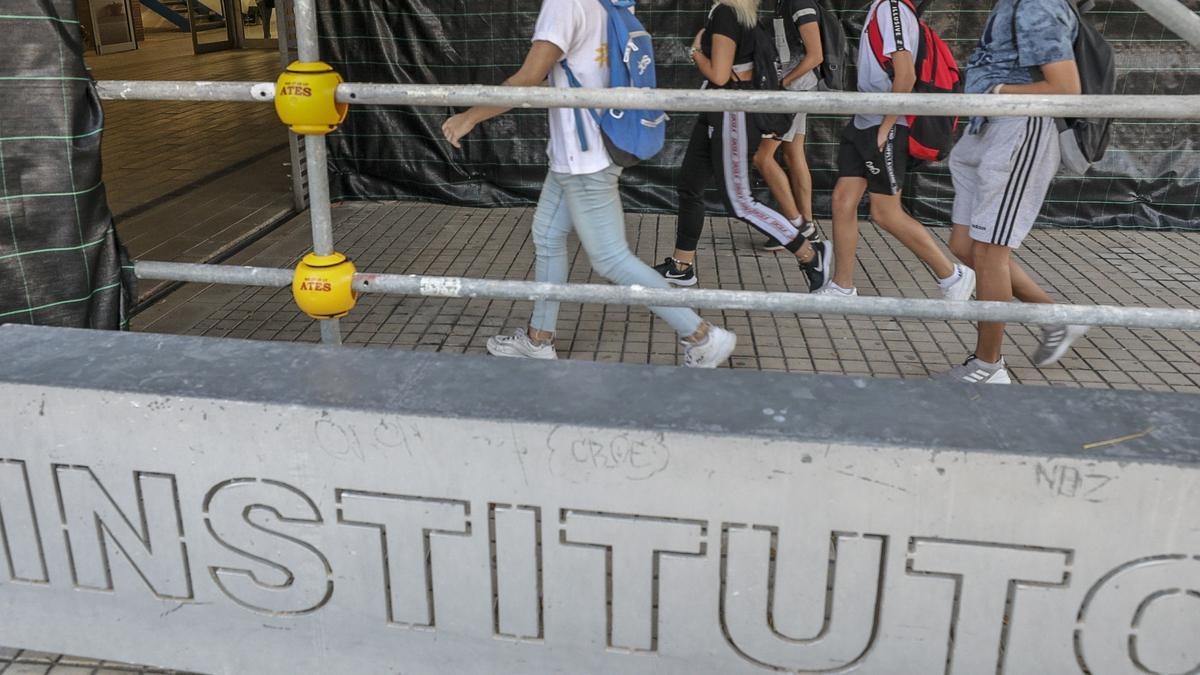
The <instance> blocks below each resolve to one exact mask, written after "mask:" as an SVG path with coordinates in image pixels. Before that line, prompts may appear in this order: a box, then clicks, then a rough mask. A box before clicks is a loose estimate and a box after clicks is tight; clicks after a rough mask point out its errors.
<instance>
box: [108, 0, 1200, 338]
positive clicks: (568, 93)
mask: <svg viewBox="0 0 1200 675" xmlns="http://www.w3.org/2000/svg"><path fill="white" fill-rule="evenodd" d="M1134 2H1136V3H1137V4H1138V5H1139V6H1141V7H1142V9H1144V10H1145V11H1146V12H1147V13H1149V14H1151V15H1152V16H1154V17H1156V18H1157V19H1159V20H1160V21H1162V22H1163V23H1164V25H1166V26H1167V27H1168V28H1169V29H1170V30H1172V31H1174V32H1175V33H1177V34H1178V35H1180V36H1181V37H1183V38H1184V39H1185V40H1186V41H1188V42H1189V43H1190V44H1192V45H1193V46H1195V47H1197V48H1200V16H1198V15H1196V14H1195V13H1194V12H1192V11H1191V10H1189V9H1187V8H1186V7H1184V6H1183V5H1181V4H1180V3H1179V2H1178V1H1177V0H1134ZM295 12H296V29H297V30H296V40H297V44H298V47H299V50H298V51H299V59H300V60H301V61H306V62H311V61H318V60H319V53H318V43H317V30H316V25H317V24H316V7H315V2H313V1H312V0H297V1H296V4H295ZM98 87H99V91H100V95H101V97H102V98H105V99H118V100H172V101H244V102H261V103H266V102H271V101H273V100H274V97H275V88H274V84H273V83H269V82H173V81H104V82H100V83H98ZM337 100H338V101H339V102H342V103H349V104H371V105H413V106H469V105H479V104H486V105H500V106H509V107H524V108H584V107H593V108H617V109H647V108H650V109H663V110H668V111H685V112H706V111H725V110H741V111H747V112H777V113H795V112H808V113H817V114H851V113H868V114H892V113H895V114H917V115H942V116H945V115H958V116H974V115H988V116H1022V117H1023V116H1044V117H1112V118H1131V119H1187V120H1197V119H1200V96H1023V95H1005V96H989V95H965V94H964V95H956V96H948V95H931V94H866V93H848V92H786V91H779V92H746V91H738V92H730V91H697V90H671V89H657V90H635V89H553V88H546V87H531V88H529V87H526V88H522V87H495V86H441V85H419V84H367V83H344V84H341V85H339V86H338V89H337ZM306 148H307V152H306V158H307V167H308V186H309V194H310V205H311V206H310V210H311V220H312V236H313V249H314V252H315V253H317V254H318V255H328V254H330V253H332V252H333V251H334V241H333V220H332V216H331V213H330V203H329V180H328V174H327V165H326V162H327V148H326V143H325V138H324V136H309V137H307V138H306ZM135 271H136V274H137V275H138V277H139V278H143V279H158V280H168V281H183V282H200V283H215V284H241V285H248V286H263V287H277V288H283V287H286V286H288V285H290V284H291V283H292V276H293V271H292V270H287V269H273V268H257V267H236V266H225V265H194V264H183V263H165V262H151V261H138V262H137V263H135ZM353 287H354V289H355V290H357V291H359V292H362V293H386V294H400V295H423V296H436V297H454V298H475V297H478V298H496V299H523V300H537V299H552V300H559V301H568V302H588V303H608V304H625V305H651V306H667V307H672V306H673V307H693V308H699V309H742V310H761V311H769V312H789V313H791V312H794V313H809V314H839V315H858V316H878V317H896V318H914V319H938V320H963V321H1002V322H1021V323H1031V324H1042V325H1055V324H1082V325H1112V326H1126V327H1135V328H1161V329H1200V310H1197V309H1155V308H1133V307H1107V306H1078V305H1024V304H1015V303H1002V302H945V301H938V300H920V299H910V298H836V297H820V296H810V295H803V294H792V293H764V292H752V291H722V290H687V291H683V290H662V289H651V288H644V287H637V286H632V287H628V286H604V285H588V284H548V283H538V282H527V281H499V280H487V279H467V278H458V277H428V276H414V275H386V274H367V273H362V274H357V275H355V277H354V282H353ZM321 337H322V341H323V342H326V343H335V344H336V343H339V342H340V330H339V327H338V322H337V320H336V319H331V320H324V321H321Z"/></svg>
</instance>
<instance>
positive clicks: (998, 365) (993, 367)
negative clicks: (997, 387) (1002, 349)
mask: <svg viewBox="0 0 1200 675" xmlns="http://www.w3.org/2000/svg"><path fill="white" fill-rule="evenodd" d="M975 363H978V364H979V365H981V366H983V367H984V368H987V369H988V370H1000V369H1001V368H1003V367H1004V357H1003V356H1002V357H1000V360H999V361H997V362H995V363H989V362H987V361H984V360H983V359H981V358H979V357H978V356H976V357H975Z"/></svg>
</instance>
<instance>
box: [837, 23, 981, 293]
mask: <svg viewBox="0 0 1200 675" xmlns="http://www.w3.org/2000/svg"><path fill="white" fill-rule="evenodd" d="M920 39H921V28H920V23H919V21H918V19H917V15H916V13H915V12H914V10H913V7H912V5H911V4H909V0H875V1H874V2H873V3H872V4H871V9H870V11H869V13H868V14H867V20H866V22H865V23H864V24H863V31H862V37H861V39H860V41H859V49H858V90H859V91H862V92H895V93H909V92H911V91H912V89H913V85H914V84H915V83H916V81H917V74H916V64H915V55H916V53H917V51H918V49H919V47H920ZM908 135H909V129H908V119H907V118H906V117H903V116H897V115H887V116H883V115H855V116H854V119H853V120H851V122H850V123H849V124H848V125H846V128H845V129H844V130H843V131H842V138H841V144H840V145H839V147H838V159H837V165H838V180H837V183H836V184H835V185H834V189H833V244H834V247H835V250H836V251H837V253H836V255H835V260H834V265H833V279H832V280H831V281H830V283H829V284H828V285H827V286H826V287H824V288H822V289H821V290H820V291H819V292H820V293H822V294H826V295H839V296H854V295H858V291H857V289H856V288H855V286H854V272H855V266H856V264H857V260H856V259H855V253H856V249H857V246H858V227H859V225H858V205H859V204H860V203H861V202H862V198H863V194H864V193H866V194H869V195H870V202H871V220H873V221H874V222H875V223H876V224H878V225H879V226H880V227H882V228H883V229H884V231H886V232H887V233H888V234H891V235H892V236H893V237H895V238H896V239H898V240H900V243H902V244H904V246H905V247H907V248H908V249H909V250H910V251H912V252H913V253H915V254H916V255H917V257H918V258H920V259H921V261H922V262H924V263H925V264H926V265H928V266H929V268H930V269H931V270H932V271H933V273H934V275H935V276H936V277H937V279H938V286H939V287H940V288H941V291H942V295H943V297H945V298H946V299H948V300H969V299H970V297H971V293H972V292H973V291H974V290H975V273H974V272H973V271H972V270H971V268H970V267H967V266H964V265H956V264H954V263H952V262H950V259H949V258H948V257H947V256H946V254H945V253H943V252H942V249H941V248H940V247H939V246H938V244H937V242H936V241H935V240H934V238H933V236H932V235H931V234H929V231H928V230H926V229H925V227H924V226H923V225H922V224H921V223H919V222H917V221H916V220H915V219H914V218H913V217H912V216H910V215H909V214H908V212H906V211H905V210H904V206H903V205H902V204H901V202H900V196H901V190H902V186H903V185H904V178H905V171H906V168H907V165H908V144H909V141H908Z"/></svg>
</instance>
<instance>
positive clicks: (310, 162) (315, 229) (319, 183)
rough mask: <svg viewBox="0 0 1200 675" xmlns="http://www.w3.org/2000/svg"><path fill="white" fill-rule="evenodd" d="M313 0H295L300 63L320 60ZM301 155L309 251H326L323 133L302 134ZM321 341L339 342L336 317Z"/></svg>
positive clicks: (328, 213) (326, 323)
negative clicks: (305, 170)
mask: <svg viewBox="0 0 1200 675" xmlns="http://www.w3.org/2000/svg"><path fill="white" fill-rule="evenodd" d="M316 4H317V3H316V2H315V1H314V0H298V2H296V6H295V11H296V52H297V58H298V59H299V60H300V61H302V62H304V63H314V62H316V61H320V60H321V49H320V43H319V41H318V36H317V7H316ZM304 159H305V163H306V165H307V167H308V203H309V208H308V214H309V218H310V219H311V220H312V239H313V253H316V254H317V255H322V256H324V255H330V254H332V253H333V252H334V249H333V213H332V209H331V206H330V203H329V169H328V161H327V146H326V144H325V137H324V136H319V135H307V136H305V137H304ZM320 324H321V342H324V343H325V344H334V345H337V344H341V343H342V331H341V327H340V325H339V321H338V319H323V320H321V321H320Z"/></svg>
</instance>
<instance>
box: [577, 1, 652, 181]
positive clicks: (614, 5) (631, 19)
mask: <svg viewBox="0 0 1200 675" xmlns="http://www.w3.org/2000/svg"><path fill="white" fill-rule="evenodd" d="M598 2H599V3H600V4H601V5H602V6H603V7H604V9H605V11H607V12H608V71H609V86H610V87H638V88H642V89H654V88H655V87H656V86H657V78H656V76H655V72H654V45H653V44H652V42H651V40H650V33H647V32H646V29H645V28H644V27H643V26H642V24H641V22H640V21H638V20H637V17H635V16H634V15H633V11H632V7H633V5H634V0H598ZM561 65H562V67H563V70H564V71H565V72H566V74H567V82H569V83H570V85H571V87H572V88H576V89H577V88H580V87H582V86H583V85H582V84H580V83H579V80H578V79H576V77H575V74H574V73H572V72H571V68H570V67H569V66H568V65H567V60H566V59H563V60H562V62H561ZM589 112H591V114H592V118H593V119H595V120H596V124H597V125H599V127H600V135H601V136H602V137H603V138H604V147H605V148H606V149H607V150H608V155H609V157H611V158H612V160H613V162H614V163H616V164H617V166H622V167H630V166H633V165H635V164H637V163H638V162H640V161H643V160H647V159H650V158H651V157H653V156H655V155H657V154H658V153H659V151H660V150H662V147H663V143H664V142H665V141H666V137H667V114H666V113H665V112H663V111H661V110H604V111H597V110H594V109H589ZM575 129H576V131H577V132H578V133H579V145H580V147H581V148H582V149H583V150H584V152H586V151H587V149H588V142H587V134H586V133H584V127H583V115H582V114H581V111H580V110H579V109H578V108H577V109H576V110H575Z"/></svg>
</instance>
